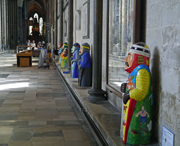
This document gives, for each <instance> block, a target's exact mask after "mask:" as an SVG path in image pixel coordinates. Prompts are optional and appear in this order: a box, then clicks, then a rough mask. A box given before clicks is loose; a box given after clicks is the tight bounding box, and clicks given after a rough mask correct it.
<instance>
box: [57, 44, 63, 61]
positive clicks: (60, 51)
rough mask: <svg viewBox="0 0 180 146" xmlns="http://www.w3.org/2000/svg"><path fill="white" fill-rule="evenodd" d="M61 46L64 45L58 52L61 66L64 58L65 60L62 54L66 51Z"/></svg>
mask: <svg viewBox="0 0 180 146" xmlns="http://www.w3.org/2000/svg"><path fill="white" fill-rule="evenodd" d="M61 45H62V46H61V47H60V49H59V51H58V54H59V61H58V63H60V64H61V62H62V58H63V55H62V53H63V51H64V47H63V44H61Z"/></svg>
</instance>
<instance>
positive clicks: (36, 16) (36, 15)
mask: <svg viewBox="0 0 180 146" xmlns="http://www.w3.org/2000/svg"><path fill="white" fill-rule="evenodd" d="M34 18H37V22H39V16H38V14H37V13H35V14H34Z"/></svg>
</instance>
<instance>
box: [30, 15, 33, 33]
mask: <svg viewBox="0 0 180 146" xmlns="http://www.w3.org/2000/svg"><path fill="white" fill-rule="evenodd" d="M29 20H30V21H31V22H32V23H31V24H30V25H29V35H32V28H33V18H32V17H30V18H29Z"/></svg>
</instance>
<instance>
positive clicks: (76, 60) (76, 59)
mask: <svg viewBox="0 0 180 146" xmlns="http://www.w3.org/2000/svg"><path fill="white" fill-rule="evenodd" d="M79 48H80V45H79V43H75V44H74V45H73V47H72V49H71V52H72V53H73V56H72V63H71V77H72V78H78V77H79V71H78V63H79Z"/></svg>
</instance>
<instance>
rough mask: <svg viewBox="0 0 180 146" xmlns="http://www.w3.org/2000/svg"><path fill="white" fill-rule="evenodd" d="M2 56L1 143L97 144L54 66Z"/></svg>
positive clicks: (0, 145) (18, 145) (46, 145)
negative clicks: (26, 64)
mask: <svg viewBox="0 0 180 146" xmlns="http://www.w3.org/2000/svg"><path fill="white" fill-rule="evenodd" d="M37 66H38V62H37V59H33V66H32V67H17V66H16V56H15V54H4V55H1V56H0V146H97V143H96V141H95V139H94V138H93V136H92V135H91V133H90V131H89V129H88V127H87V125H86V123H85V121H84V119H83V117H82V116H81V114H80V113H79V112H78V109H77V107H76V106H75V104H74V103H73V101H72V99H71V97H70V95H69V94H68V93H67V91H65V88H64V85H63V83H62V81H61V80H60V78H59V77H58V75H57V73H56V70H55V69H54V67H53V66H51V67H50V69H49V70H48V69H38V67H37Z"/></svg>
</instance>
